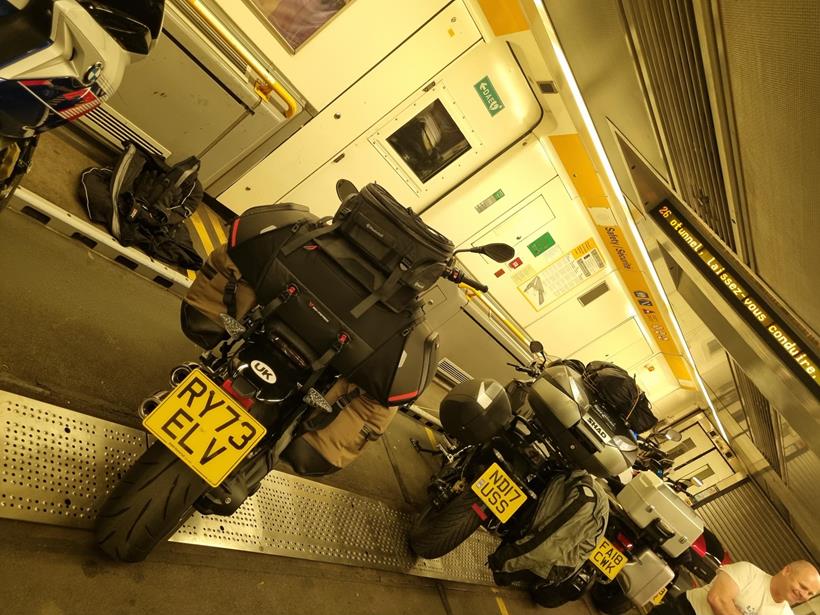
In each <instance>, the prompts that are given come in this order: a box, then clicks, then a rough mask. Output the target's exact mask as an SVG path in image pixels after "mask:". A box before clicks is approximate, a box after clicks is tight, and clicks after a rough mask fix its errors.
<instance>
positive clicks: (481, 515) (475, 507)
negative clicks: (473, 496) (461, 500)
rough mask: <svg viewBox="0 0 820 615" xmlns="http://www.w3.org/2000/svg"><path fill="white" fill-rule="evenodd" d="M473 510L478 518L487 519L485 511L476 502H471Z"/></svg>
mask: <svg viewBox="0 0 820 615" xmlns="http://www.w3.org/2000/svg"><path fill="white" fill-rule="evenodd" d="M473 512H474V513H475V514H476V515H478V518H479V519H481V520H482V521H486V520H487V513H485V512H484V509H483V508H482V507H481V505H480V504H479V503H478V502H476V503H475V504H473Z"/></svg>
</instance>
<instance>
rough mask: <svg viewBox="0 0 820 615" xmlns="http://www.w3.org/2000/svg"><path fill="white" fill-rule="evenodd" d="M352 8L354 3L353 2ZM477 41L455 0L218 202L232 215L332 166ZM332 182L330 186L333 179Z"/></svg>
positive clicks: (319, 68) (316, 69)
mask: <svg viewBox="0 0 820 615" xmlns="http://www.w3.org/2000/svg"><path fill="white" fill-rule="evenodd" d="M353 4H354V5H356V4H358V0H357V2H354V3H353ZM385 4H386V3H385ZM407 4H409V3H407ZM399 6H404V4H401V5H399ZM352 8H353V6H351V7H349V8H348V9H346V10H345V11H344V12H347V11H348V10H352ZM397 10H398V8H397ZM341 17H342V16H341V15H340V16H339V17H338V18H339V19H341ZM334 21H335V20H334ZM397 21H398V19H397ZM335 26H336V24H334V22H331V23H330V24H328V26H327V28H326V29H325V30H323V31H322V32H321V33H320V35H317V37H316V38H315V39H314V40H313V41H309V42H308V43H307V44H306V46H305V49H302V50H300V51H299V53H298V54H297V55H301V54H302V53H303V52H304V51H305V50H306V49H307V47H308V46H309V45H311V44H316V43H319V42H320V40H321V39H323V38H324V36H325V35H326V34H329V33H330V31H331V28H333V27H335ZM480 39H481V37H480V34H479V33H478V30H477V29H476V27H475V24H474V23H473V20H472V19H471V18H470V15H469V13H468V12H467V11H466V9H465V8H464V6H463V5H462V4H461V3H460V2H455V3H453V4H452V6H449V7H448V8H447V9H446V10H444V11H442V12H441V13H439V14H438V15H436V16H435V17H433V18H432V19H431V20H430V22H428V23H427V24H426V25H425V26H424V27H423V28H421V29H420V30H419V31H418V32H416V33H415V34H414V35H413V36H412V37H410V39H409V40H407V41H405V42H404V43H403V44H402V45H400V46H399V47H398V48H397V49H395V51H393V52H392V53H390V55H388V56H387V57H386V58H384V59H383V60H382V61H381V62H379V64H378V65H377V66H375V67H374V68H373V70H371V71H370V72H368V73H367V74H366V75H365V76H364V77H362V78H361V80H360V81H358V82H357V83H356V84H355V85H353V84H352V81H351V82H350V83H348V84H347V85H348V86H351V85H353V87H349V88H348V89H346V90H345V91H344V92H343V93H340V95H339V96H338V98H336V99H335V100H333V101H332V103H331V104H329V105H327V106H326V107H325V108H324V109H322V111H321V112H320V113H319V114H318V115H317V116H316V117H315V118H313V120H311V121H310V122H309V123H308V124H307V125H306V126H305V127H303V128H302V129H301V130H300V131H299V132H298V133H297V134H296V135H294V136H293V137H291V138H290V139H289V140H288V141H287V142H286V143H285V144H283V145H282V146H281V147H279V148H278V149H277V150H276V151H275V152H273V153H272V154H271V155H270V156H268V157H267V158H266V159H265V160H264V161H262V162H261V163H260V164H259V165H257V166H256V167H255V168H254V169H253V170H251V171H250V172H249V173H247V174H246V175H245V176H244V177H242V178H241V179H240V180H239V181H238V182H237V183H236V184H235V185H234V186H232V187H231V188H229V189H228V190H226V191H225V192H224V193H222V194H221V195H220V197H219V198H220V200H221V201H222V202H223V203H225V204H226V205H227V206H228V207H230V208H231V209H233V210H234V211H236V212H237V213H241V212H242V211H244V210H246V209H247V208H248V207H252V206H254V205H259V204H260V203H275V202H277V201H279V200H282V198H283V197H284V196H285V195H286V194H287V193H288V192H290V191H291V190H293V189H294V188H295V187H296V186H297V185H298V184H299V183H300V182H302V181H304V180H305V179H306V178H307V177H309V176H310V175H311V174H312V173H314V172H315V171H316V170H317V169H319V168H320V167H322V166H323V165H326V164H333V163H332V161H333V160H335V159H338V157H339V156H340V154H341V153H343V152H344V150H345V148H348V147H349V146H351V144H352V143H353V142H354V141H356V139H357V138H358V137H360V136H361V135H363V134H364V133H365V132H367V131H368V130H370V129H372V128H373V124H374V122H376V121H378V119H379V118H382V117H385V116H386V115H387V114H388V113H389V112H390V110H391V109H394V108H395V107H396V106H397V105H399V104H400V103H401V101H402V100H404V99H406V98H407V97H408V96H409V95H410V94H411V93H412V92H414V91H415V90H416V89H418V88H421V87H423V86H424V85H425V84H426V83H427V82H428V81H429V79H430V78H431V76H432V75H435V74H436V73H438V72H439V71H441V70H442V69H444V68H445V67H446V66H447V65H448V64H450V63H451V62H452V61H453V60H455V59H456V58H457V57H459V56H460V55H461V54H462V53H464V52H465V51H466V50H467V49H469V48H470V47H471V46H472V45H474V44H475V43H476V42H478V41H479V40H480ZM379 59H380V60H381V58H379ZM327 68H328V62H322V63H319V64H317V65H315V66H312V67H311V69H310V70H309V71H307V72H309V73H310V74H312V75H314V76H315V75H325V74H326V72H327ZM288 76H289V77H290V76H291V75H290V74H289V75H288ZM298 76H299V75H297V74H294V75H293V77H298ZM305 95H308V94H307V93H305ZM311 103H312V104H314V106H316V102H314V101H312V100H311ZM346 155H347V154H346ZM351 156H353V154H351ZM345 166H349V165H345ZM338 177H339V175H337V179H338ZM333 183H334V185H335V179H334V181H333Z"/></svg>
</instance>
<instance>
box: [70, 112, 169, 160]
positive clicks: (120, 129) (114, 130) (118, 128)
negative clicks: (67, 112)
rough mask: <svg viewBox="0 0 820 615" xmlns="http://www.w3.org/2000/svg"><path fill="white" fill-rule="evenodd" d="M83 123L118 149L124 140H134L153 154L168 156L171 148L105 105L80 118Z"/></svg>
mask: <svg viewBox="0 0 820 615" xmlns="http://www.w3.org/2000/svg"><path fill="white" fill-rule="evenodd" d="M80 121H81V122H82V123H83V125H85V126H86V127H87V128H89V129H90V130H92V131H93V132H94V133H95V134H98V135H99V136H101V137H102V138H103V139H105V140H106V141H108V142H109V143H111V144H113V145H115V146H116V147H117V148H118V149H119V148H122V143H123V142H124V141H133V142H134V143H137V144H139V145H141V146H142V147H143V148H144V149H146V150H148V151H149V152H151V153H152V154H156V155H157V156H161V157H162V158H168V156H170V155H171V150H169V149H167V148H166V147H163V146H162V145H161V144H159V143H158V142H156V141H155V140H154V139H152V138H151V137H149V136H148V135H147V134H145V133H144V132H142V131H141V130H139V129H138V128H137V127H136V126H134V125H133V124H131V123H130V122H129V121H128V120H126V119H125V118H124V117H122V116H121V115H120V114H119V113H117V112H116V111H114V110H113V109H111V108H108V107H106V106H105V105H103V106H100V107H97V108H96V109H94V110H93V111H91V112H90V113H87V114H86V115H84V116H83V117H82V119H81V120H80Z"/></svg>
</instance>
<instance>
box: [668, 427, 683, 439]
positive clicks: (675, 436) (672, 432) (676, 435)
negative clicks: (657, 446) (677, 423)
mask: <svg viewBox="0 0 820 615" xmlns="http://www.w3.org/2000/svg"><path fill="white" fill-rule="evenodd" d="M663 437H664V439H666V440H668V441H670V442H680V441H681V439H682V438H683V436H681V435H680V432H679V431H675V430H674V429H667V430H666V431H665V432H663Z"/></svg>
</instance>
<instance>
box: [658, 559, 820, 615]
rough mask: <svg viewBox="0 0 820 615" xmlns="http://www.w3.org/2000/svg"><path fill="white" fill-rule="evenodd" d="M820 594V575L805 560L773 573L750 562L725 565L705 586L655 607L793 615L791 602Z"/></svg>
mask: <svg viewBox="0 0 820 615" xmlns="http://www.w3.org/2000/svg"><path fill="white" fill-rule="evenodd" d="M817 593H820V574H818V572H817V568H815V567H814V566H813V565H812V564H810V563H809V562H806V561H797V562H792V563H791V564H789V565H787V566H785V567H784V568H783V569H782V570H781V571H780V572H778V573H777V574H776V575H774V576H771V575H768V574H766V573H765V572H763V571H762V570H761V569H760V568H758V567H757V566H754V565H752V564H750V563H749V562H736V563H734V564H729V565H727V566H723V567H722V568H721V569H720V570H719V571H718V574H717V576H716V577H715V579H714V580H713V581H712V582H711V583H710V584H709V585H706V586H705V587H699V588H697V589H690V590H689V591H688V592H686V594H682V595H681V596H678V597H677V598H676V599H674V600H672V601H671V602H668V603H665V604H662V605H661V606H659V607H656V608H655V609H653V612H654V613H655V614H656V615H792V610H791V605H795V604H799V603H801V602H804V601H806V600H808V599H810V598H812V597H813V596H815V595H816V594H817Z"/></svg>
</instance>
